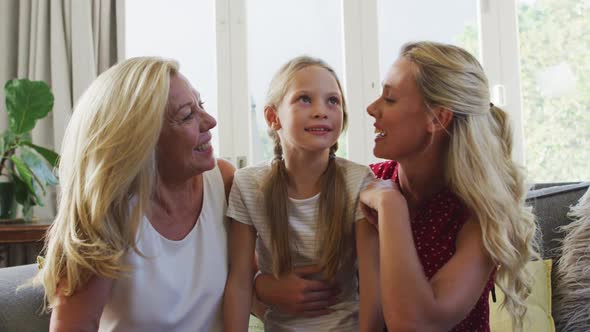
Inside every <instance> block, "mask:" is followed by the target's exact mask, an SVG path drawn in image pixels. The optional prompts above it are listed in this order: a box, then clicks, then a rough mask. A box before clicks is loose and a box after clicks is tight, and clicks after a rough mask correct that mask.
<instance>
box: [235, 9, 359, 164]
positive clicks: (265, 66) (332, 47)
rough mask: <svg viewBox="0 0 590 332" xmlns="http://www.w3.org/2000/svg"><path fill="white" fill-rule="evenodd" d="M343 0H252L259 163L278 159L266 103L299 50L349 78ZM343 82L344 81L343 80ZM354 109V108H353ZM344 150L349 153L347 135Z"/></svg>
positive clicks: (251, 80) (251, 78) (251, 74)
mask: <svg viewBox="0 0 590 332" xmlns="http://www.w3.org/2000/svg"><path fill="white" fill-rule="evenodd" d="M340 2H341V0H322V1H317V0H289V1H286V0H284V1H276V0H247V1H246V6H247V8H246V11H247V15H248V16H247V17H248V19H247V21H248V37H247V38H248V86H249V91H250V100H251V109H250V112H251V113H250V114H251V116H252V118H251V120H252V124H253V128H252V137H251V139H252V146H253V152H254V153H253V159H254V160H253V162H254V163H257V162H259V161H262V160H268V159H270V158H272V155H273V153H272V141H271V140H270V139H269V137H268V135H267V125H266V122H265V120H264V115H263V113H264V112H263V111H264V109H263V108H264V103H265V99H266V92H267V90H268V84H269V82H270V80H271V78H272V76H273V75H274V74H275V73H276V72H277V71H278V70H279V68H280V66H282V65H283V64H284V63H285V62H287V61H289V60H290V59H292V58H294V57H296V56H299V55H309V56H313V57H317V58H321V59H322V60H324V61H325V62H327V63H328V64H329V65H330V66H331V67H332V68H334V70H335V71H336V74H337V75H338V77H339V78H340V79H341V80H342V79H343V68H344V62H343V57H342V54H343V45H342V8H341V3H340ZM341 83H342V84H344V82H342V81H341ZM349 111H350V110H349ZM339 142H340V143H339V149H338V155H340V156H346V146H345V143H346V140H345V135H341V139H340V141H339Z"/></svg>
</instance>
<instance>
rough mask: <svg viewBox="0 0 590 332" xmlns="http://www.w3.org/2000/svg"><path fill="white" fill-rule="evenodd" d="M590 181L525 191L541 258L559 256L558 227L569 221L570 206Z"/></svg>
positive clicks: (575, 201) (584, 190) (561, 235)
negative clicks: (533, 216) (530, 208)
mask: <svg viewBox="0 0 590 332" xmlns="http://www.w3.org/2000/svg"><path fill="white" fill-rule="evenodd" d="M589 185H590V182H582V183H575V184H567V185H555V186H552V187H545V188H542V189H535V190H530V191H529V192H528V193H527V199H526V201H527V203H528V204H530V205H531V206H532V207H533V213H534V214H535V217H536V218H537V223H538V225H539V234H537V236H538V238H539V240H540V241H539V242H540V243H539V245H540V251H541V255H542V256H543V258H556V257H558V256H559V254H560V253H559V246H560V242H559V239H561V238H562V237H563V234H560V233H559V227H560V226H563V225H567V224H569V223H570V221H571V219H569V218H568V217H567V213H568V212H569V209H570V206H572V205H574V204H576V203H577V202H578V199H579V198H580V197H581V196H582V195H583V194H584V192H586V190H587V189H588V186H589Z"/></svg>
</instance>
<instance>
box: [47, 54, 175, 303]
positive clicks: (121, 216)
mask: <svg viewBox="0 0 590 332" xmlns="http://www.w3.org/2000/svg"><path fill="white" fill-rule="evenodd" d="M177 70H178V65H177V64H176V62H173V61H168V60H163V59H159V58H152V57H142V58H132V59H129V60H126V61H123V62H121V63H119V64H117V65H115V66H113V67H112V68H110V69H109V70H107V71H105V72H104V73H102V74H101V75H100V76H99V77H98V78H97V79H96V80H95V81H94V82H92V84H91V85H90V87H89V88H88V89H87V90H86V92H84V94H83V95H82V96H81V97H80V100H79V101H78V103H77V105H76V107H75V109H74V112H73V115H72V118H71V119H70V122H69V124H68V127H67V129H66V131H65V134H64V139H63V144H62V150H61V160H60V163H59V178H60V187H61V188H60V195H59V196H60V197H59V208H58V212H57V216H56V218H55V221H54V222H53V224H52V226H51V229H50V230H49V233H48V236H47V240H46V243H45V260H44V264H43V266H42V268H41V270H40V272H39V274H38V275H37V277H36V279H35V282H40V283H42V284H43V286H44V287H45V296H46V297H47V300H48V302H49V306H50V307H52V306H53V305H54V303H55V299H56V295H57V292H58V285H59V292H60V293H62V294H64V295H66V296H69V295H72V294H73V293H74V292H75V291H76V290H77V289H79V288H80V287H82V286H83V285H85V283H86V282H87V281H88V280H89V278H90V277H91V276H102V277H107V278H118V277H121V276H122V275H123V273H125V272H126V271H127V270H128V267H126V266H124V265H123V264H122V261H121V258H122V256H123V255H124V254H125V253H126V251H127V250H128V249H130V248H133V249H134V250H137V248H136V247H135V233H136V230H137V227H138V224H139V221H140V220H141V218H142V216H143V213H144V211H145V210H146V208H147V207H148V204H149V198H150V196H151V194H152V192H153V183H154V180H155V178H156V162H155V147H156V143H157V140H158V137H159V133H160V130H161V127H162V122H163V117H164V112H165V109H166V105H167V100H168V92H169V87H170V76H171V75H172V74H174V73H176V72H177ZM132 198H133V201H134V202H133V204H132V206H131V204H130V203H131V202H130V200H131V199H132Z"/></svg>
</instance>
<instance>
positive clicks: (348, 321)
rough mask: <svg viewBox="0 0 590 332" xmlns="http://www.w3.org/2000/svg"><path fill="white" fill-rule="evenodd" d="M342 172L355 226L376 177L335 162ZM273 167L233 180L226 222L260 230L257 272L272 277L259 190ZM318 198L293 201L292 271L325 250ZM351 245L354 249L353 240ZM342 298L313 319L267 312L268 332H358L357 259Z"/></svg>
mask: <svg viewBox="0 0 590 332" xmlns="http://www.w3.org/2000/svg"><path fill="white" fill-rule="evenodd" d="M336 162H337V163H338V165H339V166H340V167H341V168H342V170H343V171H344V177H345V182H346V187H347V190H348V194H349V201H350V202H352V204H354V207H352V211H353V213H355V218H354V220H360V219H362V218H363V214H362V211H361V210H360V207H359V201H358V197H359V193H360V191H361V190H362V189H363V188H364V187H365V186H366V185H367V184H368V182H369V181H370V180H372V179H373V178H374V177H373V173H372V172H371V170H370V169H369V168H368V167H367V166H363V165H359V164H356V163H354V162H352V161H349V160H346V159H341V158H336ZM270 169H271V167H270V163H268V162H265V163H263V164H259V165H256V166H252V167H246V168H242V169H239V170H238V171H237V172H236V174H235V175H234V183H233V185H232V190H231V194H230V199H229V206H228V210H227V216H228V217H230V218H232V219H234V220H237V221H239V222H241V223H244V224H247V225H251V226H253V227H254V228H255V229H256V232H257V241H256V252H257V254H258V264H259V266H258V267H259V269H260V271H262V272H265V273H271V272H272V266H271V262H272V258H271V257H272V249H271V248H272V246H271V238H270V229H269V227H268V225H267V222H266V212H265V208H264V198H263V194H262V192H261V190H260V188H261V186H262V182H263V181H264V179H265V177H266V175H267V174H268V172H269V171H270ZM319 196H320V195H319V194H317V195H315V196H313V197H311V198H307V199H303V200H297V199H293V198H289V225H290V227H291V229H292V230H293V231H294V233H295V236H292V237H291V239H292V240H293V241H295V243H294V244H293V245H292V246H291V247H293V248H296V251H295V252H293V253H292V256H291V257H292V262H293V266H295V267H296V266H303V265H311V264H317V262H318V257H319V255H318V250H319V249H321V244H319V243H317V241H316V232H317V213H318V207H319ZM351 243H354V238H353V239H352V241H351ZM337 279H338V283H339V286H340V288H341V289H342V293H341V294H340V295H339V296H340V300H341V302H340V303H338V304H337V305H334V306H333V307H331V309H333V310H334V312H333V313H331V314H328V315H325V316H321V317H314V318H305V317H295V316H291V315H287V314H283V313H280V312H278V311H276V310H272V309H271V310H269V311H268V312H267V315H266V317H265V326H264V328H265V330H266V331H358V310H359V308H358V293H357V286H358V282H357V278H356V257H351V259H350V260H349V261H348V262H347V263H346V264H345V265H344V266H343V268H342V269H341V270H340V271H339V272H338V273H337Z"/></svg>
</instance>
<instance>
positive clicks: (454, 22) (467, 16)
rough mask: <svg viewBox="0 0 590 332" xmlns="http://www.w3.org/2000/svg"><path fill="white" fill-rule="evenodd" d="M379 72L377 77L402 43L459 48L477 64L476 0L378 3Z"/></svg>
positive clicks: (387, 0) (388, 64) (386, 67)
mask: <svg viewBox="0 0 590 332" xmlns="http://www.w3.org/2000/svg"><path fill="white" fill-rule="evenodd" d="M377 4H378V7H377V8H378V11H377V16H378V18H379V60H380V61H379V72H380V74H381V78H382V79H383V76H384V75H385V74H386V73H387V70H388V69H389V66H390V65H391V64H392V63H393V62H394V61H395V59H397V57H398V55H399V50H400V48H401V46H402V45H403V44H405V43H406V42H409V41H416V40H432V41H437V42H442V43H447V44H454V45H457V46H461V47H463V48H465V49H466V50H468V51H469V52H470V53H471V54H473V55H474V56H475V57H478V58H479V59H480V61H481V57H480V56H479V54H480V49H479V35H480V31H479V22H478V8H477V1H476V0H455V1H430V0H420V1H391V0H378V1H377Z"/></svg>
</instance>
